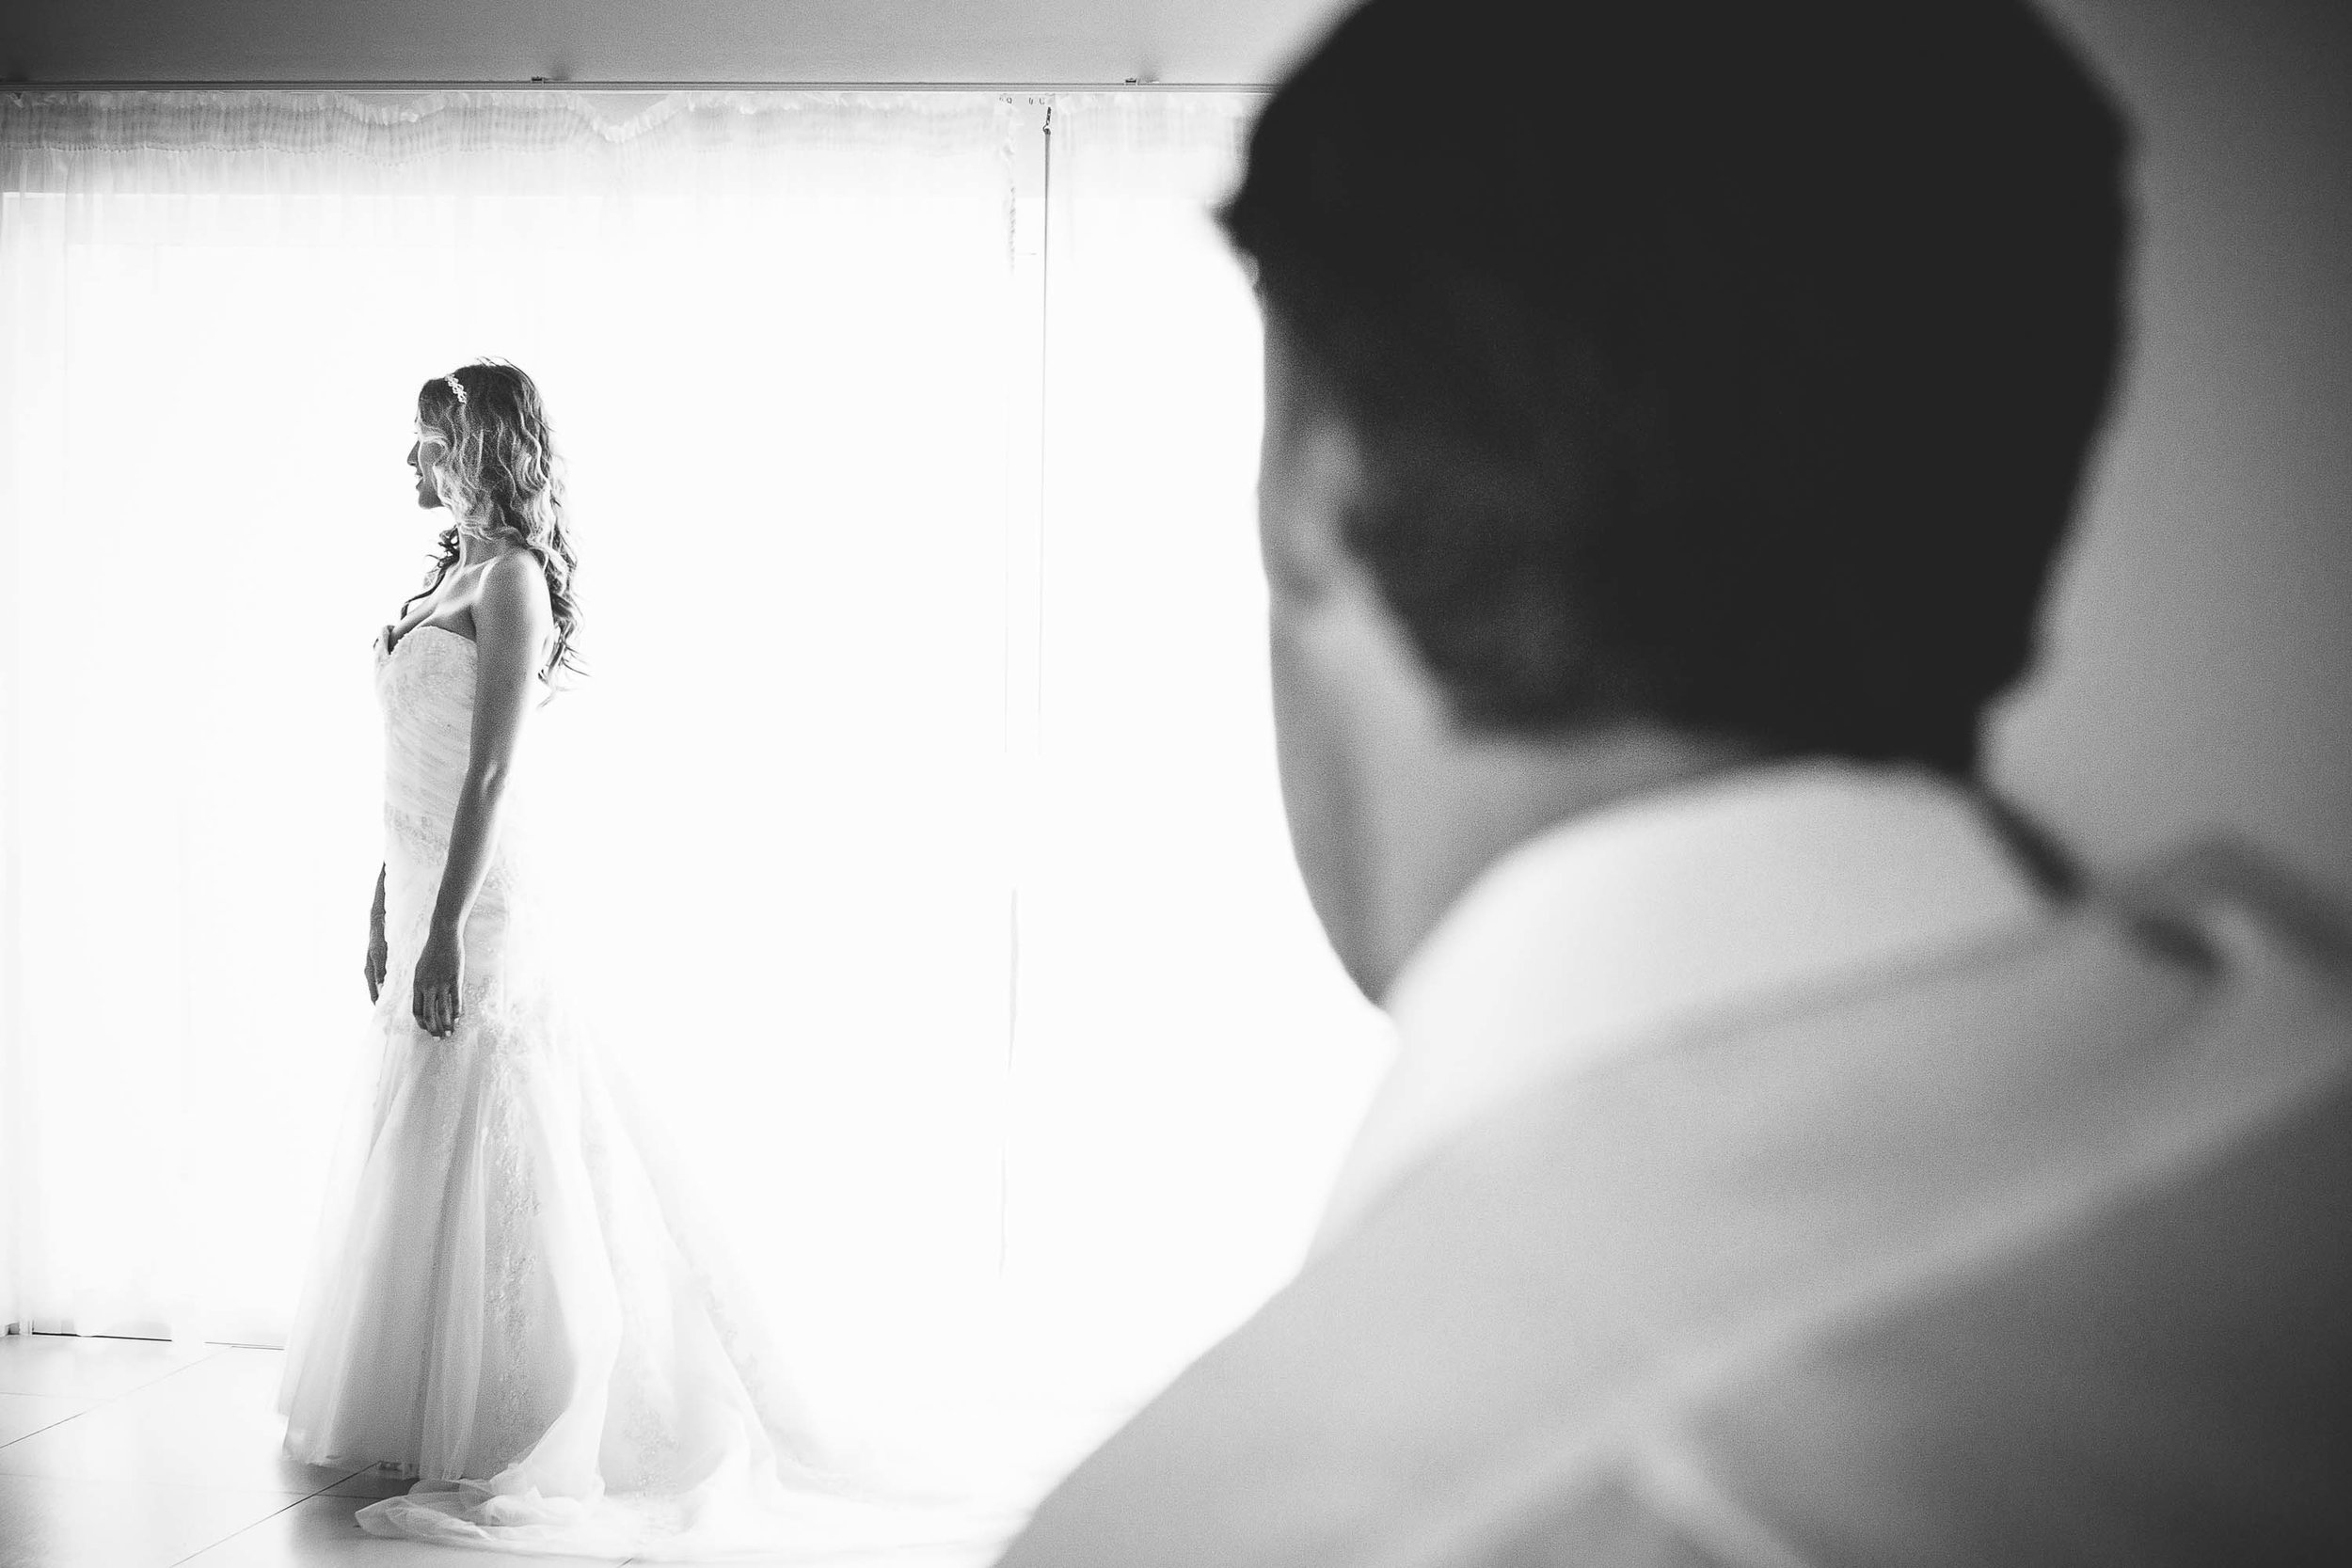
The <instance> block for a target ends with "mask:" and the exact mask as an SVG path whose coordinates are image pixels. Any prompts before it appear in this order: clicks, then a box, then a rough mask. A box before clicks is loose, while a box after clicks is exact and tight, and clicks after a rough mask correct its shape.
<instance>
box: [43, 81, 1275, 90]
mask: <svg viewBox="0 0 2352 1568" xmlns="http://www.w3.org/2000/svg"><path fill="white" fill-rule="evenodd" d="M1273 90H1274V87H1273V85H1272V84H1270V83H1266V82H1132V81H1130V82H580V81H561V82H558V81H550V80H548V79H545V78H540V77H534V78H532V80H530V81H527V82H516V81H496V82H458V81H448V82H329V81H315V82H261V81H254V82H0V93H6V92H1272V91H1273Z"/></svg>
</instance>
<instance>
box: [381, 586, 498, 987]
mask: <svg viewBox="0 0 2352 1568" xmlns="http://www.w3.org/2000/svg"><path fill="white" fill-rule="evenodd" d="M475 657H476V656H475V651H474V644H473V640H472V639H470V638H468V637H465V636H462V635H460V634H459V633H457V632H453V631H450V630H448V629H447V628H445V627H441V626H418V627H416V628H415V629H414V630H412V631H410V632H409V633H408V635H407V636H405V637H404V638H402V639H401V640H400V641H398V642H397V643H394V644H392V645H391V646H389V648H388V647H387V646H386V645H385V640H384V638H383V637H382V636H378V638H377V639H376V644H375V694H376V701H377V702H378V703H379V704H380V705H382V707H383V710H384V863H385V868H386V871H387V874H388V875H387V880H386V887H385V894H386V913H387V918H388V922H389V930H390V933H391V939H392V946H393V949H394V961H395V963H397V962H398V961H399V959H400V958H401V956H402V949H403V948H404V946H405V947H406V948H407V949H408V951H410V952H413V951H414V944H415V942H418V941H420V940H421V935H422V931H423V927H424V922H425V919H426V917H427V916H428V915H429V914H430V913H431V911H432V906H433V902H434V899H435V896H436V895H437V892H438V890H439V887H440V880H441V870H442V868H443V866H444V865H445V864H447V863H448V860H449V839H450V829H451V827H452V825H453V822H454V820H455V817H456V815H457V797H458V792H459V791H460V789H461V788H462V787H463V786H464V784H465V782H466V767H467V764H468V762H469V760H470V759H471V756H472V752H473V698H474V660H475ZM521 771H522V770H521V769H516V772H517V773H519V772H521ZM530 815H531V814H530V811H529V808H528V807H527V806H526V805H525V803H524V801H523V799H522V792H521V790H520V789H518V788H517V787H516V783H515V782H510V783H509V784H508V786H507V788H506V791H505V795H504V800H503V803H502V804H501V807H500V810H499V822H498V833H497V837H496V838H495V839H494V840H493V841H492V844H491V848H490V863H489V865H488V866H487V867H486V868H485V871H484V874H483V880H482V884H481V887H480V889H479V890H478V891H477V893H476V895H475V897H474V904H473V912H472V914H471V916H470V917H469V920H468V922H467V932H468V938H469V942H471V941H472V939H473V938H474V937H475V936H477V935H478V936H480V937H482V938H483V939H484V941H483V942H482V943H481V944H479V947H478V950H479V952H480V954H481V961H480V962H479V963H476V962H474V961H472V960H471V959H470V958H469V974H474V975H479V976H481V977H484V978H485V979H486V978H487V977H488V975H489V974H490V972H491V970H492V968H493V967H495V966H496V965H497V964H498V963H499V961H500V959H501V958H502V957H503V956H504V955H503V948H504V946H505V945H506V940H507V937H508V936H509V934H510V933H509V932H508V931H507V929H506V927H508V925H509V923H510V921H511V919H512V918H513V917H514V916H515V915H516V913H517V911H516V895H517V894H518V893H519V892H520V890H521V889H520V884H521V882H522V880H523V879H524V874H523V865H524V863H525V862H526V860H527V859H528V844H529V840H530V829H529V826H528V822H527V818H528V817H529V816H530Z"/></svg>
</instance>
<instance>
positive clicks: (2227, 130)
mask: <svg viewBox="0 0 2352 1568" xmlns="http://www.w3.org/2000/svg"><path fill="white" fill-rule="evenodd" d="M2053 8H2054V9H2055V10H2056V11H2057V12H2058V14H2059V15H2060V16H2061V17H2062V18H2063V20H2064V22H2065V24H2067V25H2068V26H2069V27H2071V28H2072V29H2074V32H2075V33H2076V35H2077V36H2078V37H2079V38H2080V40H2082V41H2083V43H2084V44H2085V45H2086V47H2087V48H2088V49H2089V51H2090V54H2091V55H2092V56H2093V57H2094V59H2096V61H2097V62H2098V63H2099V65H2100V66H2101V67H2102V68H2103V69H2104V70H2105V71H2106V73H2107V74H2108V77H2109V79H2110V81H2111V83H2112V85H2113V87H2115V89H2116V90H2117V92H2118V94H2119V95H2120V96H2121V98H2122V101H2123V103H2125V104H2126V106H2127V107H2128V109H2129V111H2130V113H2131V115H2132V118H2133V119H2134V120H2135V121H2136V123H2137V130H2138V137H2139V157H2138V165H2139V166H2138V200H2139V211H2140V225H2141V235H2140V258H2139V263H2138V269H2137V283H2136V293H2137V298H2136V302H2135V305H2136V315H2137V342H2136V344H2135V346H2134V349H2133V352H2132V356H2131V360H2130V363H2129V366H2128V369H2127V373H2126V376H2125V380H2124V388H2123V396H2122V403H2121V405H2120V407H2119V409H2118V416H2117V420H2116V422H2115V424H2114V427H2113V430H2112V433H2111V435H2110V437H2109V440H2108V445H2107V449H2106V457H2105V462H2104V464H2103V467H2102V469H2101V472H2100V474H2099V476H2098V479H2097V483H2096V484H2095V486H2094V488H2093V490H2092V492H2091V494H2090V505H2089V507H2088V510H2087V512H2086V515H2085V516H2084V518H2083V520H2082V523H2081V525H2080V528H2079V532H2078V534H2077V537H2076V541H2075V546H2074V550H2073V551H2072V553H2071V556H2070V558H2069V560H2068V562H2067V564H2066V568H2065V570H2064V573H2063V575H2062V577H2061V578H2060V581H2059V584H2058V593H2057V595H2056V599H2055V603H2054V605H2053V612H2052V615H2051V617H2050V641H2049V649H2048V659H2047V662H2046V664H2045V666H2044V668H2043V672H2042V675H2041V677H2040V678H2039V679H2038V680H2037V681H2035V682H2034V683H2033V684H2032V685H2031V686H2030V687H2029V688H2028V689H2026V691H2025V692H2024V693H2023V694H2022V697H2021V700H2020V701H2019V702H2018V703H2017V704H2016V705H2014V706H2013V708H2012V710H2011V711H2010V714H2009V716H2008V722H2007V724H2006V725H2005V726H2004V729H2003V731H2002V732H2001V737H2000V738H2001V744H2000V745H1999V747H1998V749H1997V752H1996V768H1997V769H1998V771H1999V772H2000V774H2001V775H2002V777H2004V778H2005V779H2006V780H2007V781H2009V782H2010V784H2011V786H2012V787H2013V788H2014V789H2015V790H2016V792H2017V793H2019V794H2020V795H2021V796H2023V797H2024V798H2025V799H2026V800H2027V801H2029V802H2030V803H2032V804H2033V805H2035V806H2037V807H2039V808H2040V809H2041V811H2042V814H2043V815H2044V816H2045V817H2046V818H2047V819H2048V820H2050V821H2051V822H2052V823H2054V824H2055V825H2056V826H2057V827H2058V828H2059V829H2060V830H2061V831H2062V832H2066V833H2067V834H2068V835H2069V836H2070V837H2072V838H2073V839H2074V842H2075V843H2076V844H2078V845H2079V846H2080V847H2083V848H2084V849H2085V850H2087V851H2088V852H2089V853H2090V855H2091V856H2092V857H2093V858H2094V860H2098V861H2102V862H2106V863H2118V862H2129V861H2132V860H2136V859H2138V858H2140V857H2142V856H2144V855H2146V854H2148V853H2150V852H2151V851H2153V850H2155V849H2157V848H2158V847H2161V846H2162V845H2164V844H2166V843H2169V842H2171V841H2174V840H2177V839H2178V838H2180V837H2181V836H2182V835H2184V834H2188V833H2193V832H2198V831H2199V830H2201V829H2203V828H2206V827H2210V826H2215V825H2225V824H2226V825H2231V826H2234V827H2236V828H2238V829H2239V830H2241V831H2243V832H2248V833H2249V834H2250V835H2252V836H2254V837H2256V838H2258V839H2261V840H2263V841H2265V843H2267V844H2268V845H2270V846H2272V847H2275V848H2277V849H2278V850H2280V851H2281V852H2282V853H2283V854H2284V855H2286V856H2287V857H2288V858H2290V859H2291V860H2293V861H2294V862H2296V863H2298V864H2300V865H2302V866H2303V867H2305V868H2306V869H2307V870H2308V871H2309V872H2310V873H2311V874H2312V875H2314V876H2316V877H2318V878H2319V879H2321V880H2322V881H2324V882H2325V883H2327V884H2328V885H2329V886H2331V887H2332V889H2333V890H2334V891H2335V893H2336V894H2337V895H2338V897H2339V898H2340V899H2343V900H2345V901H2352V179H2347V178H2346V170H2347V169H2352V8H2344V7H2343V6H2342V5H2340V4H2338V3H2337V0H2233V3H2232V4H2231V5H2230V6H2228V7H2226V8H2224V7H2218V6H2214V5H2211V4H2207V3H2205V0H2055V4H2054V6H2053Z"/></svg>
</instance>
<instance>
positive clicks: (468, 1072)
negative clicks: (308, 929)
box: [278, 626, 1015, 1565]
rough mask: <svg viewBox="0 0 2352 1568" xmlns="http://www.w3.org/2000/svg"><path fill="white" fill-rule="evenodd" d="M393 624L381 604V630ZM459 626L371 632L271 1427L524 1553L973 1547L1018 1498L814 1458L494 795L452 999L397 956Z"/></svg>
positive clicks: (818, 1556)
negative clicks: (350, 858) (367, 947)
mask: <svg viewBox="0 0 2352 1568" xmlns="http://www.w3.org/2000/svg"><path fill="white" fill-rule="evenodd" d="M387 637H389V628H388V629H387ZM474 657H475V654H474V646H473V643H472V642H471V641H469V640H468V639H466V638H465V637H463V636H461V635H459V634H457V633H455V632H452V631H449V630H447V629H445V628H441V627H436V626H419V627H417V628H416V629H414V630H412V631H410V632H409V633H408V634H407V635H406V636H405V637H404V638H402V639H401V640H400V641H399V642H398V643H397V644H396V645H393V644H390V643H389V642H388V641H386V640H384V639H379V641H378V643H377V650H376V677H375V678H376V693H377V697H378V699H379V701H380V702H381V704H382V705H383V709H384V716H385V729H386V735H385V752H386V768H385V799H384V821H385V830H386V832H385V850H384V859H385V868H386V869H385V930H386V934H387V937H388V939H389V947H390V961H389V973H388V974H387V975H386V977H385V981H384V985H383V989H382V991H381V993H380V997H379V1000H378V1003H377V1006H376V1008H375V1013H374V1017H373V1023H372V1026H371V1030H370V1037H369V1054H370V1056H371V1058H372V1060H371V1062H370V1064H369V1069H370V1071H369V1077H368V1078H367V1080H366V1081H365V1083H364V1085H363V1087H362V1090H361V1092H360V1093H359V1095H358V1097H357V1099H356V1101H355V1103H354V1109H353V1114H352V1120H351V1125H349V1126H348V1127H347V1128H346V1129H345V1130H344V1132H343V1146H342V1151H341V1153H340V1154H339V1155H338V1159H337V1170H336V1173H335V1176H334V1178H333V1180H332V1184H331V1186H330V1188H329V1190H328V1193H327V1198H326V1215H325V1220H324V1225H323V1228H322V1245H321V1246H320V1248H319V1250H318V1253H317V1255H316V1258H315V1260H314V1262H313V1264H312V1268H311V1274H310V1281H309V1285H308V1288H307V1290H306V1291H305V1294H304V1298H303V1303H302V1307H301V1309H300V1312H299V1313H298V1315H297V1319H296V1322H295V1325H294V1333H293V1336H292V1338H291V1340H290V1342H289V1344H288V1351H287V1357H286V1373H285V1381H284V1383H283V1385H282V1386H281V1388H280V1390H279V1395H278V1402H279V1407H280V1409H281V1410H282V1411H283V1412H284V1414H285V1416H286V1418H287V1428H286V1452H287V1454H288V1455H289V1456H290V1457H292V1458H294V1459H297V1460H301V1461H304V1462H307V1463H310V1464H315V1465H348V1466H355V1467H357V1466H362V1465H383V1466H387V1467H389V1470H390V1472H391V1473H393V1474H396V1475H400V1476H413V1477H415V1478H417V1484H416V1487H415V1488H414V1489H413V1490H411V1491H410V1492H409V1493H408V1494H406V1495H405V1496H402V1497H390V1498H387V1499H386V1500H384V1501H381V1502H377V1503H373V1504H371V1505H369V1506H368V1507H366V1508H363V1509H360V1510H359V1511H358V1520H359V1523H360V1524H361V1525H362V1526H363V1527H364V1528H367V1529H368V1530H369V1531H370V1532H372V1533H374V1534H377V1535H390V1536H403V1537H411V1538H417V1539H422V1540H429V1541H437V1542H442V1543H446V1544H462V1545H471V1546H486V1547H493V1548H502V1549H506V1550H512V1551H519V1552H531V1553H554V1552H564V1553H582V1554H590V1555H600V1556H606V1557H623V1556H628V1557H636V1558H641V1559H642V1558H678V1557H689V1556H691V1557H711V1556H730V1555H739V1554H742V1553H746V1552H756V1553H758V1554H760V1557H761V1560H770V1561H782V1562H795V1563H809V1564H819V1563H827V1562H844V1563H848V1562H855V1563H859V1564H872V1563H892V1564H898V1563H922V1564H926V1565H929V1564H932V1563H941V1564H946V1563H967V1562H975V1561H980V1560H986V1559H987V1558H988V1557H989V1556H991V1555H992V1552H993V1547H994V1545H995V1544H997V1543H999V1542H1000V1541H1001V1540H1002V1539H1003V1537H1004V1536H1005V1535H1006V1534H1007V1533H1009V1529H1010V1528H1011V1526H1012V1524H1013V1523H1014V1522H1015V1521H1013V1520H1011V1519H1009V1518H1008V1517H1006V1516H1004V1515H1002V1514H1001V1513H985V1512H982V1511H980V1510H977V1509H972V1508H962V1507H956V1506H951V1505H945V1504H921V1503H916V1502H913V1501H910V1500H907V1499H903V1498H899V1499H893V1498H891V1497H887V1496H884V1495H882V1494H880V1493H878V1492H877V1491H876V1490H875V1489H873V1488H872V1487H871V1486H870V1485H859V1484H854V1483H852V1482H850V1481H848V1480H846V1479H844V1478H843V1477H842V1476H841V1475H839V1474H838V1473H837V1470H836V1468H835V1465H836V1461H835V1456H834V1455H832V1454H830V1453H828V1451H827V1450H826V1449H825V1447H824V1446H823V1445H822V1444H821V1443H820V1441H819V1439H818V1433H817V1431H816V1429H815V1424H814V1423H813V1421H812V1420H811V1419H810V1418H809V1415H808V1413H807V1411H806V1409H805V1408H804V1406H803V1404H802V1402H800V1401H799V1400H798V1399H797V1398H796V1397H795V1395H794V1393H793V1391H792V1389H791V1386H790V1385H789V1383H788V1381H787V1378H786V1377H785V1376H784V1375H783V1371H782V1369H781V1367H780V1366H779V1364H778V1363H777V1361H776V1359H775V1357H774V1355H773V1354H772V1352H771V1350H770V1348H769V1347H768V1346H767V1345H766V1344H765V1343H763V1336H762V1335H761V1333H760V1330H759V1325H758V1323H757V1321H756V1317H755V1313H754V1312H753V1311H752V1309H751V1308H750V1307H749V1306H748V1304H747V1303H746V1301H745V1299H744V1297H743V1296H742V1295H741V1293H740V1292H739V1291H735V1290H732V1289H731V1288H729V1287H728V1285H727V1284H726V1283H725V1281H724V1280H723V1277H722V1276H721V1275H720V1274H719V1273H718V1272H717V1271H718V1269H719V1266H720V1254H719V1253H718V1252H717V1251H715V1250H714V1249H713V1248H712V1247H711V1246H710V1245H709V1244H708V1243H707V1242H706V1241H704V1240H703V1239H702V1238H700V1237H698V1236H697V1235H696V1234H694V1232H693V1229H692V1227H691V1222H690V1219H689V1217H688V1210H687V1206H686V1205H685V1203H684V1201H683V1199H682V1196H681V1194H680V1192H679V1191H678V1187H677V1184H676V1182H675V1179H674V1178H673V1177H672V1176H671V1175H670V1174H669V1172H668V1170H667V1168H666V1163H665V1162H664V1161H663V1160H662V1159H660V1157H658V1155H657V1153H656V1151H655V1146H654V1145H653V1144H652V1143H651V1142H650V1141H649V1140H648V1137H647V1134H646V1130H645V1129H644V1128H643V1127H641V1126H639V1125H637V1123H636V1121H635V1119H634V1117H633V1116H632V1102H631V1098H630V1097H629V1096H628V1095H626V1094H625V1093H617V1092H615V1089H614V1087H613V1081H612V1076H611V1069H609V1067H608V1066H607V1064H606V1063H605V1062H604V1060H603V1058H602V1056H601V1054H600V1053H599V1050H598V1048H597V1046H596V1043H595V1041H594V1037H593V1036H592V1035H591V1033H590V1032H589V1031H587V1030H585V1029H583V1028H582V1027H580V1024H579V1022H578V1021H577V1020H575V1019H572V1018H570V1017H567V1016H566V1013H565V1011H564V995H563V994H562V992H563V987H562V986H561V985H560V983H558V982H557V981H556V980H555V978H554V975H553V967H554V966H553V965H552V963H551V961H550V960H551V958H552V957H553V955H552V954H551V953H550V951H549V943H548V932H547V930H546V927H545V921H544V919H543V917H542V915H541V913H540V911H537V910H536V909H535V908H534V905H533V899H532V874H531V870H530V866H531V855H530V845H529V838H528V834H529V819H530V812H529V809H528V800H527V797H526V798H525V799H519V800H517V799H513V798H510V800H509V802H508V804H507V806H506V808H505V809H504V811H503V812H502V814H501V815H502V817H503V820H502V822H501V829H500V832H499V837H498V841H497V844H496V847H495V850H494V854H493V858H492V860H491V863H490V866H489V870H488V872H487V874H486V876H485V878H484V880H483V884H482V890H481V893H480V895H479V896H478V898H477V899H476V902H475V904H474V908H473V911H472V913H471V915H470V917H469V920H468V923H467V926H466V930H465V963H466V969H465V980H464V990H463V996H462V1003H463V1007H462V1013H461V1016H460V1018H459V1020H458V1022H457V1026H456V1028H455V1029H454V1030H453V1032H452V1033H451V1034H450V1035H448V1036H447V1037H443V1038H439V1039H436V1038H434V1037H432V1036H430V1035H427V1034H425V1033H424V1032H423V1031H422V1030H421V1029H420V1028H418V1027H417V1024H416V1021H415V1018H414V1016H413V1014H412V1012H411V1006H410V990H409V985H410V975H411V973H412V970H413V967H414V964H415V961H416V958H417V953H418V950H419V947H420V945H421V942H422V940H423V937H424V934H425V929H426V926H427V924H428V922H429V919H430V916H431V912H432V909H433V903H434V898H435V895H436V893H437V889H438V886H439V881H440V876H441V869H442V865H443V863H444V861H445V859H446V856H447V854H448V848H449V834H450V826H451V820H452V816H453V809H454V805H455V801H456V798H457V793H458V787H459V784H460V781H461V780H462V778H463V777H464V774H465V771H466V765H467V754H468V748H469V729H470V720H471V713H472V706H473V691H474Z"/></svg>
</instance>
